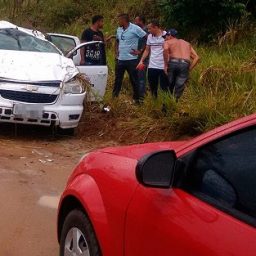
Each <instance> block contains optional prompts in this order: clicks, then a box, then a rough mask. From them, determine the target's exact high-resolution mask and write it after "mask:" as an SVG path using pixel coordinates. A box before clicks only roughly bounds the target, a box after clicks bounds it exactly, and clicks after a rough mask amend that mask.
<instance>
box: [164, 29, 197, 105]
mask: <svg viewBox="0 0 256 256" xmlns="http://www.w3.org/2000/svg"><path fill="white" fill-rule="evenodd" d="M176 36H177V31H176V30H175V29H170V30H169V31H167V34H166V41H165V43H164V64H165V65H164V70H165V73H166V74H167V75H168V78H169V81H170V84H171V87H172V88H173V90H174V96H175V98H176V99H177V100H178V99H179V98H180V97H181V96H182V94H183V91H184V89H185V83H186V81H187V80H188V76H189V71H191V70H192V69H193V68H194V67H195V66H196V65H197V63H198V61H199V56H198V55H197V53H196V51H195V50H194V49H193V47H192V46H191V44H190V43H188V42H186V41H184V40H182V39H177V37H176Z"/></svg>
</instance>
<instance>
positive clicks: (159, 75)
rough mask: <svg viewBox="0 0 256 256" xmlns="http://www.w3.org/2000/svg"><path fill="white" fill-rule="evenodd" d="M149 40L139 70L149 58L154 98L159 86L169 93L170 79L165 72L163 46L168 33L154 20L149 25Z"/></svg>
mask: <svg viewBox="0 0 256 256" xmlns="http://www.w3.org/2000/svg"><path fill="white" fill-rule="evenodd" d="M148 31H149V33H150V34H149V35H148V39H147V45H146V49H145V51H144V53H143V56H142V58H141V60H140V63H139V65H138V67H137V68H140V67H141V66H142V65H143V64H144V61H145V59H146V58H147V57H148V56H150V57H149V66H148V83H149V87H150V90H151V93H152V95H153V96H154V97H157V94H158V85H159V82H160V88H161V89H162V90H164V91H169V82H168V77H167V75H166V74H165V72H164V57H163V45H164V42H165V34H166V32H165V31H163V30H162V29H161V28H160V25H159V22H158V21H156V20H154V21H152V22H151V23H150V24H149V25H148Z"/></svg>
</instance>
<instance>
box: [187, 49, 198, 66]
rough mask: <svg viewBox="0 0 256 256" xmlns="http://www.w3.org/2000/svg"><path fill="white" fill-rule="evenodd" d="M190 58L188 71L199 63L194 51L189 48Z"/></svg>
mask: <svg viewBox="0 0 256 256" xmlns="http://www.w3.org/2000/svg"><path fill="white" fill-rule="evenodd" d="M190 58H191V59H192V63H191V64H190V67H189V69H190V70H192V69H193V68H194V67H195V66H196V65H197V64H198V62H199V60H200V58H199V56H198V55H197V53H196V51H195V50H194V49H193V47H191V54H190Z"/></svg>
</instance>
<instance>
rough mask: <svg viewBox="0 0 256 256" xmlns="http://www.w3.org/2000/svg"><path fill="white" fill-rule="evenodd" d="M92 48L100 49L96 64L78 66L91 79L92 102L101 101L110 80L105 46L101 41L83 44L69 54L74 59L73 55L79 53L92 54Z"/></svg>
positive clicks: (90, 98) (90, 96)
mask: <svg viewBox="0 0 256 256" xmlns="http://www.w3.org/2000/svg"><path fill="white" fill-rule="evenodd" d="M90 47H96V48H98V51H97V54H98V59H97V61H96V62H94V63H85V64H83V65H81V64H80V63H79V64H76V66H77V68H78V69H79V71H80V73H82V74H84V75H85V76H86V77H88V78H89V80H90V84H91V93H90V95H89V100H90V101H101V100H102V99H103V97H104V95H105V92H106V86H107V80H108V67H107V63H106V55H105V44H104V43H103V42H101V41H92V42H86V43H82V44H80V45H79V46H77V47H76V48H74V49H73V50H72V51H70V52H69V53H68V54H67V57H69V58H73V54H76V52H78V51H82V48H83V52H85V54H86V55H87V54H90Z"/></svg>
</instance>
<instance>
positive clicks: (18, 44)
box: [0, 28, 60, 54]
mask: <svg viewBox="0 0 256 256" xmlns="http://www.w3.org/2000/svg"><path fill="white" fill-rule="evenodd" d="M0 49H2V50H14V51H31V52H49V53H58V54H60V52H59V51H58V49H57V48H55V47H54V46H53V45H52V44H51V43H49V42H48V41H46V40H42V39H39V38H37V37H34V36H32V35H29V34H27V33H24V32H22V31H19V30H17V29H13V28H8V29H0Z"/></svg>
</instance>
